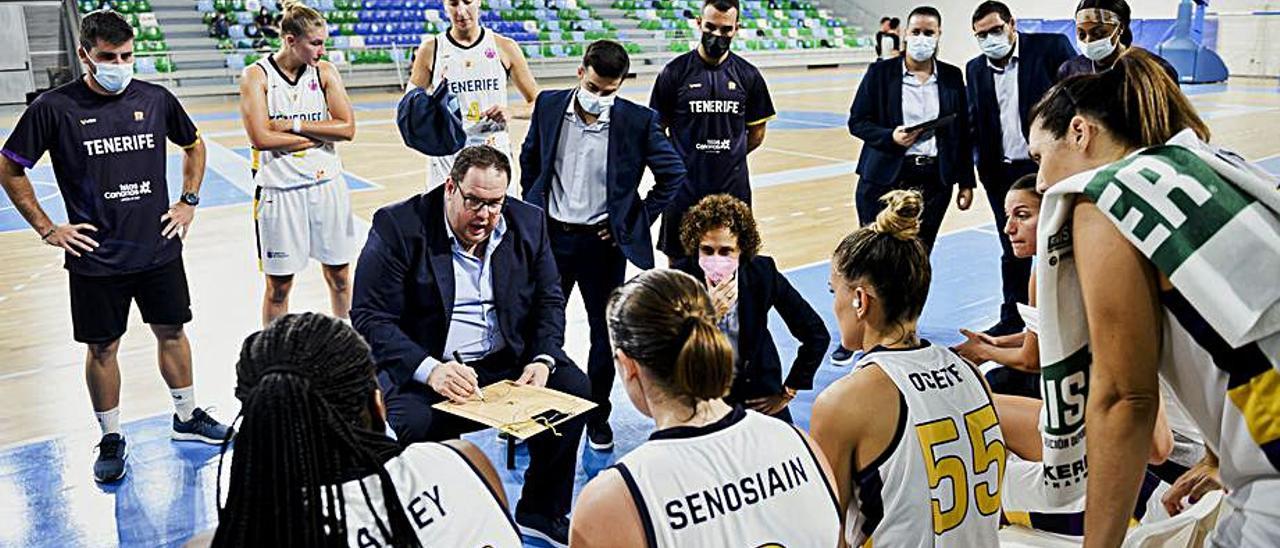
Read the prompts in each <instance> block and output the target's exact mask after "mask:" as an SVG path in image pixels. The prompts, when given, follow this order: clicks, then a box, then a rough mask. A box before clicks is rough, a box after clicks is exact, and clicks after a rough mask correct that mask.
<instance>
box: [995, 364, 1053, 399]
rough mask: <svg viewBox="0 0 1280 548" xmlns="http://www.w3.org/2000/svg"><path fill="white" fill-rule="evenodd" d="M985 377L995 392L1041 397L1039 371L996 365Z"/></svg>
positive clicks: (1034, 397) (1033, 397)
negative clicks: (1030, 371) (1028, 371)
mask: <svg viewBox="0 0 1280 548" xmlns="http://www.w3.org/2000/svg"><path fill="white" fill-rule="evenodd" d="M986 377H987V385H988V386H990V387H991V391H992V392H995V393H996V394H1008V395H1011V396H1023V397H1027V398H1032V399H1037V400H1038V399H1042V398H1041V397H1040V374H1039V373H1027V372H1026V371H1019V370H1017V369H1014V368H1012V367H997V368H995V369H992V370H990V371H987V375H986Z"/></svg>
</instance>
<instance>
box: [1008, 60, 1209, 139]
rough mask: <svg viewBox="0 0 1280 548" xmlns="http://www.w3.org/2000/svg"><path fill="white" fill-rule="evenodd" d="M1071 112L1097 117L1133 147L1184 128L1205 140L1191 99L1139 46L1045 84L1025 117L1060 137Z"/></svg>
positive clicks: (1205, 132) (1206, 129) (1206, 130)
mask: <svg viewBox="0 0 1280 548" xmlns="http://www.w3.org/2000/svg"><path fill="white" fill-rule="evenodd" d="M1077 114H1079V115H1082V116H1088V117H1090V118H1092V119H1094V120H1097V121H1098V123H1100V124H1102V126H1103V127H1105V128H1107V131H1109V132H1111V134H1112V135H1114V136H1115V137H1116V138H1117V140H1119V141H1120V142H1121V143H1123V144H1125V145H1128V146H1130V147H1133V148H1140V147H1149V146H1155V145H1161V144H1164V143H1165V142H1167V141H1168V140H1169V139H1172V138H1173V136H1174V135H1176V134H1177V133H1178V132H1180V131H1182V130H1183V129H1187V128H1190V129H1192V130H1194V131H1195V132H1196V135H1197V136H1199V137H1200V140H1202V141H1208V140H1209V126H1208V125H1206V124H1205V123H1204V120H1202V119H1201V118H1200V115H1199V114H1197V113H1196V109H1195V107H1194V106H1192V105H1191V100H1189V99H1187V96H1186V95H1183V93H1182V90H1181V89H1180V88H1178V83H1177V82H1174V81H1173V79H1172V78H1170V77H1169V74H1168V73H1167V72H1165V70H1164V67H1163V66H1161V65H1160V62H1159V61H1156V58H1155V56H1154V55H1152V54H1151V53H1149V52H1147V51H1146V50H1143V49H1140V48H1129V49H1127V50H1125V51H1124V53H1122V54H1121V55H1120V58H1119V59H1118V60H1116V64H1115V66H1113V67H1111V68H1110V69H1108V70H1104V71H1102V72H1099V73H1097V74H1080V75H1077V76H1072V77H1071V78H1068V79H1066V80H1063V81H1061V82H1059V83H1058V84H1057V85H1055V86H1053V87H1052V88H1049V91H1047V92H1045V95H1044V98H1043V99H1041V100H1040V102H1038V103H1036V105H1035V106H1034V107H1032V108H1031V113H1030V117H1031V120H1032V123H1033V124H1035V123H1039V124H1040V127H1041V128H1044V129H1045V130H1046V131H1048V132H1049V133H1050V134H1051V135H1053V137H1054V138H1055V139H1061V138H1062V136H1063V135H1066V133H1067V129H1068V127H1070V125H1071V118H1072V117H1074V116H1076V115H1077Z"/></svg>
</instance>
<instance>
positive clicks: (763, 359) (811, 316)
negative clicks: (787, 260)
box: [672, 255, 831, 400]
mask: <svg viewBox="0 0 1280 548" xmlns="http://www.w3.org/2000/svg"><path fill="white" fill-rule="evenodd" d="M672 267H673V268H675V269H676V270H680V271H683V272H685V273H688V274H689V275H691V276H693V277H695V278H697V279H698V280H700V281H703V283H706V282H705V280H706V274H705V273H703V271H702V268H701V267H699V266H698V259H697V257H696V256H695V257H685V258H683V259H680V260H679V261H676V263H675V264H674V265H672ZM771 309H777V310H778V314H779V315H780V316H782V321H783V322H785V323H786V324H787V329H789V330H790V331H791V336H793V337H795V338H796V340H797V341H799V342H800V347H799V348H798V349H796V357H795V360H794V361H792V362H791V371H790V372H789V373H787V380H786V382H785V383H783V382H782V360H781V358H779V356H778V347H777V345H775V344H774V342H773V334H772V333H770V332H769V310H771ZM830 344H831V335H830V334H829V333H828V332H827V326H826V324H824V323H823V322H822V317H821V316H819V315H818V313H817V312H816V311H814V310H813V307H812V306H810V305H809V301H806V300H805V298H804V297H803V296H801V295H800V293H799V292H798V291H796V288H795V287H793V286H792V285H791V282H789V281H787V277H786V276H783V275H782V272H780V271H778V265H777V264H776V263H774V262H773V259H772V258H770V257H764V256H760V255H757V256H755V257H752V258H750V259H745V260H741V261H739V263H738V355H737V356H736V357H735V360H734V363H735V364H736V367H737V372H736V374H735V375H734V377H733V387H732V388H731V389H730V390H729V395H730V397H732V398H733V399H734V400H745V399H752V398H761V397H765V396H772V395H774V394H779V393H781V392H782V386H783V385H784V384H785V385H786V386H789V387H791V388H794V389H796V390H808V389H811V388H813V376H814V374H815V373H817V371H818V366H820V365H822V357H823V356H825V355H826V353H827V346H829V345H830Z"/></svg>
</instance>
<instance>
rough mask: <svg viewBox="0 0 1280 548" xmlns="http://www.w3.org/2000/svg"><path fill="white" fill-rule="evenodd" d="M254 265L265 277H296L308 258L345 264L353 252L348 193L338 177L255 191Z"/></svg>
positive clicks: (354, 245)
mask: <svg viewBox="0 0 1280 548" xmlns="http://www.w3.org/2000/svg"><path fill="white" fill-rule="evenodd" d="M253 221H254V227H255V229H256V231H257V236H258V266H259V269H260V270H262V272H263V273H266V274H268V275H271V276H288V275H292V274H297V273H298V272H300V271H302V269H303V268H306V266H307V258H308V257H311V258H314V259H315V260H317V261H320V264H325V265H344V264H349V263H350V262H351V260H352V259H353V258H354V257H355V254H356V251H357V250H356V245H357V243H356V223H355V218H354V217H352V216H351V191H350V189H348V188H347V181H346V179H345V178H343V177H341V176H339V177H337V178H335V179H331V180H329V181H327V182H324V183H319V184H315V185H309V186H304V187H300V188H290V189H276V188H263V187H258V189H257V192H256V193H255V196H254V201H253Z"/></svg>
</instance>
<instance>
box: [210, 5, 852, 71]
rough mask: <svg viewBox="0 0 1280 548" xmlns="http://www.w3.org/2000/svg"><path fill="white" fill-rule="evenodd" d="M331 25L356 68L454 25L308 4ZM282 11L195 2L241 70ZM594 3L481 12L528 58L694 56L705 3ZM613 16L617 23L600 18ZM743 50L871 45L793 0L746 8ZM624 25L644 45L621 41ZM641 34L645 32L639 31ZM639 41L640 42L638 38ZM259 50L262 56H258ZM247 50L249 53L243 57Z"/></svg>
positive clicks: (392, 11)
mask: <svg viewBox="0 0 1280 548" xmlns="http://www.w3.org/2000/svg"><path fill="white" fill-rule="evenodd" d="M308 4H309V5H312V6H313V7H316V8H317V9H319V10H321V11H322V12H323V13H324V14H325V17H326V18H327V19H328V21H329V34H330V40H329V44H328V49H329V52H330V53H329V56H330V58H331V59H332V60H334V61H339V62H341V61H345V62H350V63H352V64H378V63H391V62H397V61H399V62H404V61H407V60H408V59H409V56H410V55H411V54H412V51H413V49H414V48H416V46H417V45H418V44H419V43H420V42H421V41H422V39H423V38H424V36H427V35H430V34H435V33H438V32H440V31H442V30H444V29H445V28H447V26H448V20H447V16H446V15H445V12H444V4H443V2H442V0H308ZM261 5H265V6H267V8H268V10H274V9H276V6H275V4H274V2H272V1H271V0H265V1H263V0H198V1H197V3H196V7H197V9H198V10H199V11H201V12H202V13H203V14H204V21H205V24H206V25H207V24H209V22H210V21H211V20H212V19H213V17H214V14H215V13H217V12H221V13H224V14H225V15H226V17H227V18H228V19H229V20H230V21H231V26H230V31H229V34H230V36H229V37H228V38H226V39H224V40H221V41H220V42H219V44H218V47H219V49H222V50H224V51H226V65H227V67H228V68H231V69H238V68H240V67H243V66H245V65H247V64H250V63H253V62H254V61H255V60H256V59H258V58H259V57H260V56H261V54H262V51H263V50H267V49H276V48H278V47H279V45H280V44H279V39H270V38H261V37H259V34H258V32H257V30H256V29H255V28H254V23H253V18H254V14H255V13H256V11H257V10H258V9H259V6H261ZM597 5H598V6H601V7H604V8H610V9H608V10H601V9H597V8H596V7H592V6H591V5H589V4H588V0H537V1H534V0H487V1H486V2H485V3H484V4H483V5H482V9H481V21H483V23H484V24H485V26H487V27H489V28H492V29H494V30H496V31H498V32H501V33H502V34H504V35H506V36H508V37H511V38H512V39H514V40H516V41H517V42H519V43H520V45H521V48H522V49H523V50H524V53H525V55H526V56H527V57H529V58H531V59H539V58H559V57H576V56H580V55H582V53H583V49H584V48H585V47H586V45H587V44H588V43H590V42H592V41H594V40H599V39H615V40H620V41H622V42H623V43H624V45H625V46H626V47H627V50H628V51H629V52H631V53H632V54H637V53H644V52H647V51H662V50H667V51H687V50H688V49H690V47H692V45H694V44H695V42H694V41H695V40H696V39H697V29H696V28H694V27H695V26H696V25H695V24H694V21H693V17H695V15H696V13H697V11H698V10H699V9H700V6H701V2H700V0H616V1H615V2H613V4H612V6H608V5H605V4H603V3H601V4H597ZM602 11H609V12H611V14H621V15H613V16H610V15H611V14H604V13H601V12H602ZM742 15H743V18H742V29H743V30H742V34H741V35H740V37H741V38H743V39H740V40H735V42H734V47H735V48H736V49H740V50H743V49H745V50H775V49H799V48H804V49H811V48H824V47H825V48H836V47H858V46H865V45H868V44H869V42H870V38H869V37H859V36H857V34H859V32H860V31H859V30H858V29H851V28H848V27H846V26H845V22H844V21H843V19H841V18H839V17H835V16H833V15H832V14H831V13H829V12H828V11H827V10H822V9H818V8H817V7H816V6H815V5H813V4H812V3H809V2H801V1H795V0H768V1H749V2H744V3H743V13H742ZM620 26H621V27H624V28H629V29H632V30H631V33H632V34H633V35H635V34H636V33H639V35H640V36H642V37H643V38H644V39H643V40H632V39H629V38H631V37H628V36H620V32H619V29H620ZM636 27H638V28H636ZM632 37H634V36H632ZM255 46H257V47H258V48H259V50H260V51H257V52H254V51H252V50H253V48H254V47H255ZM246 50H249V51H246Z"/></svg>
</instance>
